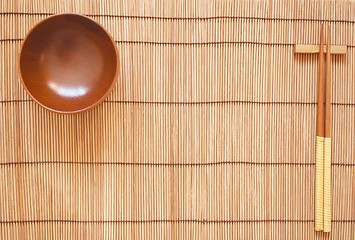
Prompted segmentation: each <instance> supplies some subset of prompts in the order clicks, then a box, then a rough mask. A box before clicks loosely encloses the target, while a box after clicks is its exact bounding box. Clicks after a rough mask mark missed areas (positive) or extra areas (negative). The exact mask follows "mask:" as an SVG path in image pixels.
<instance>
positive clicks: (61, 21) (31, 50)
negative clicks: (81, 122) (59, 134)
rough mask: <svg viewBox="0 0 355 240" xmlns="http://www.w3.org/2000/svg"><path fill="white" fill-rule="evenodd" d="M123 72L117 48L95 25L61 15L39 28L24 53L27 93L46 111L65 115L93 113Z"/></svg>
mask: <svg viewBox="0 0 355 240" xmlns="http://www.w3.org/2000/svg"><path fill="white" fill-rule="evenodd" d="M117 68H118V56H117V50H116V46H115V43H114V42H113V41H112V39H111V38H110V36H109V35H108V34H107V33H106V31H105V30H104V29H103V28H102V27H101V26H100V25H98V24H97V23H96V22H94V21H93V20H91V19H89V18H86V17H84V16H81V15H76V14H62V15H56V16H53V17H50V18H48V19H46V20H44V21H43V22H41V23H39V24H38V25H37V26H36V27H35V28H34V29H32V31H31V32H30V33H29V34H28V36H27V38H26V39H25V41H24V43H23V46H22V50H21V53H20V72H21V76H22V81H23V84H24V86H25V88H26V90H27V92H28V93H29V94H30V95H31V97H32V98H34V99H35V100H36V101H37V102H38V103H39V104H40V105H42V106H43V107H45V108H47V109H49V110H52V111H55V112H61V113H75V112H81V111H85V110H88V109H90V108H92V107H94V106H96V105H97V104H99V103H100V102H101V101H103V99H104V98H105V97H106V96H107V95H108V93H109V92H110V90H111V89H112V87H113V85H114V83H115V80H116V72H117Z"/></svg>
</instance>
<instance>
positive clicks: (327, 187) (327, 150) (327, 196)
mask: <svg viewBox="0 0 355 240" xmlns="http://www.w3.org/2000/svg"><path fill="white" fill-rule="evenodd" d="M327 32H328V33H327V49H330V26H328V31H327ZM330 61H331V59H330V51H327V56H326V67H327V70H326V84H325V131H324V230H323V231H324V232H330V230H331V154H332V153H331V147H332V146H331V107H330V101H331V93H332V89H331V87H332V82H331V62H330Z"/></svg>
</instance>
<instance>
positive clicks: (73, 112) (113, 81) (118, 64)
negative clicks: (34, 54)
mask: <svg viewBox="0 0 355 240" xmlns="http://www.w3.org/2000/svg"><path fill="white" fill-rule="evenodd" d="M63 15H73V16H76V17H82V18H85V19H87V20H89V21H90V22H92V23H94V24H96V25H97V26H98V27H100V28H101V29H102V30H103V31H104V32H105V34H106V35H107V36H108V37H109V39H110V40H111V43H112V45H113V47H114V49H115V55H116V59H117V64H116V69H115V75H114V77H113V79H112V82H111V85H110V87H109V88H108V89H107V91H106V92H105V94H104V95H103V96H102V97H101V98H100V99H99V100H98V101H96V102H95V103H93V104H91V105H90V106H88V107H86V108H83V109H80V110H75V111H62V110H57V109H53V108H50V107H48V106H46V105H45V104H43V103H41V102H40V101H39V100H37V99H36V98H35V97H34V96H33V95H32V94H31V92H30V91H29V90H28V88H27V86H26V84H25V81H24V79H23V76H22V71H21V54H22V49H23V46H24V44H25V42H26V40H27V38H28V37H29V36H30V35H31V33H32V32H33V30H34V29H36V28H37V27H38V26H39V25H40V24H42V23H43V22H45V21H47V20H48V19H51V18H55V17H59V16H63ZM18 66H19V72H20V81H21V83H22V86H23V87H24V89H25V90H26V92H27V94H28V95H29V96H30V97H31V98H32V99H33V100H34V101H35V102H36V103H37V104H39V105H40V106H41V107H43V108H45V109H47V110H49V111H51V112H54V113H61V114H77V113H83V112H86V111H89V110H90V109H93V108H95V107H97V106H98V105H99V104H100V103H102V102H103V101H104V100H105V99H106V98H107V96H108V95H109V94H110V93H111V91H112V89H113V87H114V86H115V85H116V82H117V78H118V72H119V67H120V57H119V54H118V49H117V44H116V42H115V40H114V39H113V38H112V36H111V35H110V34H109V33H108V32H107V31H106V29H105V28H104V27H103V26H102V25H101V24H100V23H98V22H96V21H95V20H94V19H92V18H90V17H88V16H85V15H83V14H80V13H57V14H53V15H52V16H49V17H46V18H45V19H43V20H41V21H39V22H38V23H36V24H35V25H34V26H33V27H32V28H31V30H30V31H28V33H27V34H26V36H25V38H24V39H23V41H22V43H21V47H20V51H19V56H18Z"/></svg>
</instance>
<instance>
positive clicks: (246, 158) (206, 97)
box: [0, 0, 355, 239]
mask: <svg viewBox="0 0 355 240" xmlns="http://www.w3.org/2000/svg"><path fill="white" fill-rule="evenodd" d="M62 12H76V13H82V14H85V15H88V16H90V17H92V18H93V19H95V20H96V21H98V22H99V23H101V24H102V25H103V26H104V27H105V28H106V29H107V30H108V32H109V33H110V34H111V35H112V36H113V38H114V39H115V40H116V41H117V46H118V50H119V54H120V59H121V67H120V74H119V79H118V82H117V84H116V87H115V88H114V89H113V91H112V93H111V94H110V95H109V97H108V98H107V100H106V101H105V102H104V103H102V104H101V105H99V106H98V107H97V108H95V109H94V110H92V111H89V112H86V113H83V114H79V115H58V114H54V113H51V112H49V111H46V110H44V109H42V108H41V107H39V106H38V105H37V104H36V103H34V102H33V101H32V100H31V99H30V98H29V96H28V95H27V94H26V93H25V91H24V89H23V87H22V86H21V84H20V81H19V73H18V64H17V60H18V52H19V47H20V44H21V40H22V39H23V38H24V36H25V34H26V33H27V32H28V31H29V30H30V29H31V28H32V27H33V26H34V24H36V23H37V22H38V21H40V20H42V19H44V18H45V17H47V16H49V15H51V14H53V13H62ZM321 23H326V24H330V26H331V31H332V34H331V36H332V39H331V43H332V44H338V45H347V46H348V53H347V54H346V55H345V56H332V85H333V86H332V154H333V155H332V161H333V163H332V194H333V195H332V204H333V205H332V231H331V233H330V234H324V233H320V232H315V231H314V175H315V166H314V162H315V160H314V159H315V141H314V139H315V134H316V112H317V105H316V101H317V71H318V59H317V58H318V57H317V55H316V54H314V55H294V54H293V44H294V43H300V44H318V43H319V30H320V25H321ZM354 26H355V3H354V2H351V1H336V2H335V1H331V2H330V1H310V0H305V1H290V2H289V1H250V2H249V1H243V2H242V1H231V0H213V1H207V0H205V1H202V0H201V1H200V0H195V1H180V0H179V1H164V0H157V1H151V0H130V1H113V0H103V1H99V0H97V1H94V0H92V1H86V0H85V1H84V0H74V1H64V0H53V1H46V0H36V1H35V0H33V1H30V0H28V1H24V0H21V1H20V0H18V1H12V0H1V1H0V239H143V238H144V239H285V238H287V239H353V238H355V232H354V224H355V201H354V200H355V172H354V171H355V80H354V79H355V67H354V66H355V65H354V64H355V28H354Z"/></svg>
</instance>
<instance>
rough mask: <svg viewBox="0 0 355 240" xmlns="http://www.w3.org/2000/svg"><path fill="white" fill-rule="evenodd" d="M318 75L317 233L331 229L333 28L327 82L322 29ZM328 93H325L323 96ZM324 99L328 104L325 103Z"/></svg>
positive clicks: (327, 59) (328, 33)
mask: <svg viewBox="0 0 355 240" xmlns="http://www.w3.org/2000/svg"><path fill="white" fill-rule="evenodd" d="M319 48H320V49H321V50H320V51H319V72H318V109H317V136H316V182H315V230H316V231H324V232H330V230H331V136H330V134H331V114H330V112H331V107H330V100H331V62H330V61H331V59H330V54H331V51H330V26H328V31H327V54H326V76H325V81H324V51H322V50H323V48H324V27H323V25H322V27H321V35H320V46H319ZM324 93H325V94H324ZM324 98H325V104H324Z"/></svg>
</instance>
